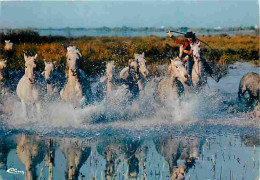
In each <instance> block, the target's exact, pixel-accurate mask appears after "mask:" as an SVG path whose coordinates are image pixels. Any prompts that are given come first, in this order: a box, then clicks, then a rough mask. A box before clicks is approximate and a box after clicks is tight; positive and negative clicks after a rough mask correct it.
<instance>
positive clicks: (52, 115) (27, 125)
mask: <svg viewBox="0 0 260 180" xmlns="http://www.w3.org/2000/svg"><path fill="white" fill-rule="evenodd" d="M251 71H253V72H257V71H259V68H256V67H253V66H252V65H250V64H247V63H236V64H234V65H233V68H232V69H230V70H229V74H228V75H227V76H226V77H224V78H222V79H221V80H220V82H219V83H215V82H214V81H213V80H211V79H209V81H208V86H206V87H204V88H203V89H202V90H201V91H200V92H199V93H194V94H191V95H190V96H189V97H188V98H185V99H183V100H181V101H180V100H176V99H169V100H168V101H167V103H165V104H162V103H160V102H158V101H157V100H156V98H155V96H154V94H155V91H156V86H157V82H158V79H157V78H154V79H151V80H149V81H148V82H147V83H146V86H145V89H144V91H143V92H141V93H140V95H139V97H137V98H136V99H135V100H133V101H129V99H130V98H131V94H130V93H129V91H128V89H127V87H126V86H124V85H121V86H118V87H117V88H116V89H115V90H114V91H113V93H112V94H111V97H110V98H109V99H106V98H105V99H104V100H102V101H101V102H98V101H97V102H94V103H93V104H90V105H86V106H85V107H83V108H74V107H73V105H71V104H68V103H63V102H59V101H54V102H44V103H42V112H43V116H42V117H41V118H38V117H37V115H36V114H35V113H34V110H33V106H32V107H30V108H29V109H30V111H29V114H30V116H29V118H27V119H25V118H22V117H21V114H22V112H21V105H20V102H19V101H18V99H17V98H13V102H11V103H12V104H13V109H14V110H13V113H12V115H9V114H8V115H7V114H3V115H2V118H3V124H4V125H5V126H6V127H7V128H8V129H33V130H36V131H37V129H38V128H41V129H45V131H46V130H47V131H48V130H50V129H52V128H53V129H54V130H55V131H56V130H57V128H60V129H63V128H66V127H67V128H79V129H102V128H107V127H113V128H118V129H122V128H123V129H139V130H141V129H146V128H148V129H149V128H151V129H153V128H158V127H163V126H174V125H189V124H193V123H199V124H203V123H206V124H222V123H224V124H226V125H238V124H239V125H243V126H251V125H254V123H253V121H252V120H246V119H248V116H247V114H246V113H245V112H243V111H241V108H240V107H239V106H238V105H237V91H238V85H239V81H240V79H241V77H242V76H243V75H244V74H246V73H247V72H251ZM93 86H97V83H95V84H93ZM92 89H96V87H94V88H93V87H92ZM94 93H95V92H94ZM96 96H98V95H96ZM7 99H8V98H7ZM9 101H10V100H9ZM238 119H239V123H238ZM48 132H49V131H48Z"/></svg>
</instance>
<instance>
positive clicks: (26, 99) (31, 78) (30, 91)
mask: <svg viewBox="0 0 260 180" xmlns="http://www.w3.org/2000/svg"><path fill="white" fill-rule="evenodd" d="M36 58H37V54H36V55H35V56H26V55H25V54H24V59H25V74H24V76H23V77H22V78H21V79H20V81H19V83H18V85H17V88H16V93H17V95H18V97H19V98H20V100H21V102H22V107H23V113H24V117H26V116H27V111H26V104H28V103H30V104H31V103H33V104H36V108H37V113H38V115H41V104H40V101H39V89H38V88H37V87H36V86H35V75H34V72H33V69H34V68H35V67H36V64H35V63H34V61H35V59H36Z"/></svg>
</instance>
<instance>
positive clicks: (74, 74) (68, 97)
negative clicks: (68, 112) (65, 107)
mask: <svg viewBox="0 0 260 180" xmlns="http://www.w3.org/2000/svg"><path fill="white" fill-rule="evenodd" d="M66 57H67V61H66V62H67V63H66V77H67V83H66V85H65V86H64V87H63V89H62V90H61V92H60V97H61V100H62V101H65V102H71V103H76V104H82V103H83V101H85V97H84V96H83V95H82V86H81V84H80V82H79V68H78V64H79V60H80V58H81V54H80V52H79V50H78V49H77V48H76V47H75V46H69V47H68V48H67V54H66Z"/></svg>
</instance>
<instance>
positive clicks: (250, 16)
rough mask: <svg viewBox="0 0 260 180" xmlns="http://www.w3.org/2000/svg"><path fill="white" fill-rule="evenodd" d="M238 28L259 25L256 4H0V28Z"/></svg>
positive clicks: (214, 0)
mask: <svg viewBox="0 0 260 180" xmlns="http://www.w3.org/2000/svg"><path fill="white" fill-rule="evenodd" d="M240 25H242V26H252V25H259V3H258V0H189V1H187V0H185V1H180V0H178V1H177V0H168V1H162V0H157V1H156V0H153V1H148V0H141V1H134V0H130V1H129V0H128V1H111V0H107V1H97V0H93V1H1V2H0V28H28V27H31V28H64V27H71V28H77V27H83V28H92V27H103V26H107V27H122V26H130V27H161V26H165V27H169V26H171V27H184V26H185V27H193V28H199V27H205V28H213V27H218V26H220V27H235V26H240Z"/></svg>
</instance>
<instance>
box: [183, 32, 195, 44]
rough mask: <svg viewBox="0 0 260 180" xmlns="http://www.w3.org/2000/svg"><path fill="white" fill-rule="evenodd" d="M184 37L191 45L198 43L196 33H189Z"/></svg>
mask: <svg viewBox="0 0 260 180" xmlns="http://www.w3.org/2000/svg"><path fill="white" fill-rule="evenodd" d="M184 37H186V38H187V39H188V41H189V42H190V43H194V42H196V35H195V33H193V32H192V31H190V32H187V33H186V34H185V35H184Z"/></svg>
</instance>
